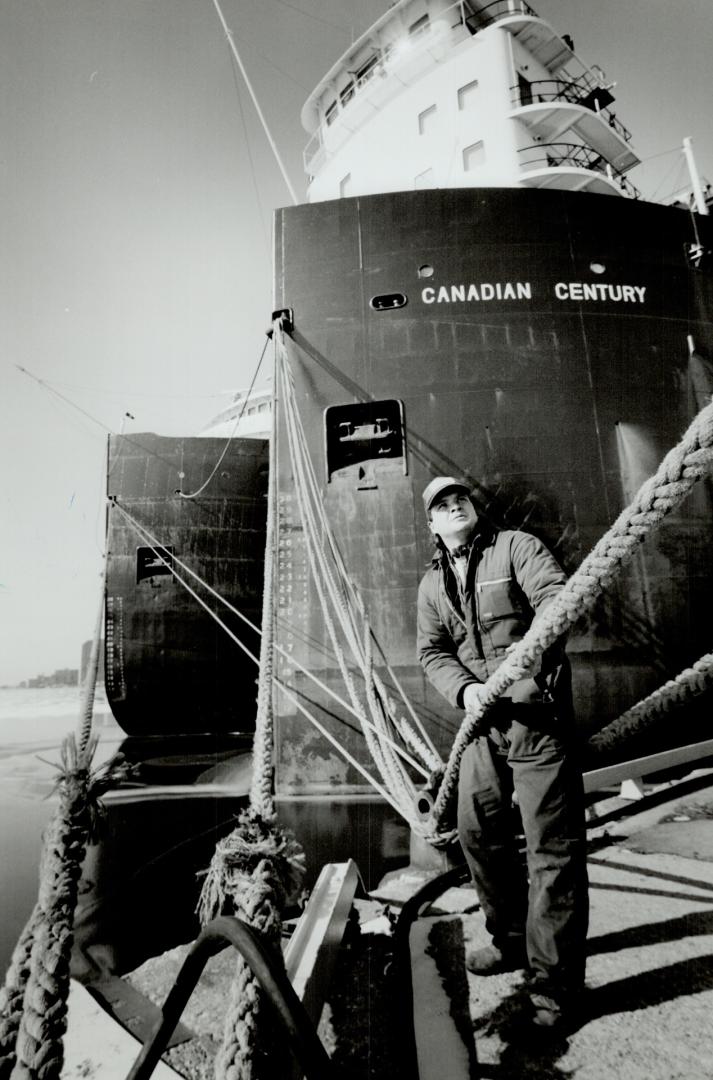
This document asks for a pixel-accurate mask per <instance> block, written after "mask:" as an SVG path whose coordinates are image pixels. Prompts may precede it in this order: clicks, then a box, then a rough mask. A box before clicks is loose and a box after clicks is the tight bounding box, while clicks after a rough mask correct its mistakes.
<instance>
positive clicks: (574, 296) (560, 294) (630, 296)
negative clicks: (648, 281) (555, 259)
mask: <svg viewBox="0 0 713 1080" xmlns="http://www.w3.org/2000/svg"><path fill="white" fill-rule="evenodd" d="M645 295H646V286H645V285H611V284H609V282H606V281H596V282H593V283H592V282H588V281H558V282H557V284H556V285H555V296H556V297H557V299H558V300H614V301H615V302H616V301H619V300H623V301H624V303H625V304H626V303H628V304H643V302H644V297H645Z"/></svg>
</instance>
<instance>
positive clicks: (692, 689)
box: [589, 653, 713, 753]
mask: <svg viewBox="0 0 713 1080" xmlns="http://www.w3.org/2000/svg"><path fill="white" fill-rule="evenodd" d="M710 686H713V653H706V655H705V656H702V657H701V658H700V660H696V662H695V664H693V666H692V667H688V668H684V670H683V671H680V672H679V673H678V675H676V677H675V678H673V679H669V680H668V681H667V682H665V683H664V684H663V685H662V686H659V687H658V689H656V690H654V691H653V692H652V693H651V694H649V695H648V697H645V698H643V699H642V700H641V701H639V702H637V704H636V705H633V706H632V707H631V708H630V709H627V711H626V712H624V713H622V714H621V716H619V717H617V719H616V720H612V722H611V723H610V724H607V725H606V727H603V728H602V729H601V731H598V732H597V734H596V735H594V736H593V737H592V738H591V739H590V740H589V746H590V747H591V748H592V750H593V751H594V752H595V753H603V752H604V751H606V750H608V749H610V748H611V747H612V746H613V745H614V744H615V743H618V742H623V741H624V740H625V739H629V738H631V737H632V736H633V735H636V734H638V732H639V731H640V730H641V729H642V728H643V727H644V726H646V725H648V724H650V723H651V722H652V721H654V720H658V719H659V718H660V717H662V716H665V715H666V714H667V713H668V712H669V711H670V710H671V709H673V708H677V707H679V706H681V705H685V704H687V703H688V702H689V701H692V700H693V698H695V697H698V696H699V695H700V694H703V693H705V691H706V690H708V688H709V687H710Z"/></svg>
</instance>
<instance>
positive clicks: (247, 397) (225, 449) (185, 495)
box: [176, 334, 270, 499]
mask: <svg viewBox="0 0 713 1080" xmlns="http://www.w3.org/2000/svg"><path fill="white" fill-rule="evenodd" d="M269 340H270V334H268V335H267V337H266V338H265V344H264V345H263V347H262V352H261V353H260V359H259V360H258V362H257V367H256V368H255V371H254V372H253V377H252V379H251V380H250V386H249V387H248V392H247V394H246V395H245V401H244V402H243V407H242V409H241V410H240V412H239V413H238V415H237V417H236V418H235V423H234V424H233V429H232V431H231V432H230V435H228V438H227V439H226V440H225V446H224V447H223V452H222V453H221V455H220V457H219V458H218V460H217V461H216V463H215V465H214V466H213V469H212V471H211V474H210V476H209V477H208V478H207V479H206V480H204V481H203V483H202V484H201V486H200V487H199V488H198V489H197V490H196V491H190V492H184V491H181V490H180V488H179V489H178V490H177V491H176V495H178V497H179V499H195V498H197V497H198V496H199V495H201V494H202V493H203V492H204V491H205V489H206V488H207V487H208V484H209V483H210V482H211V480H212V479H213V477H214V476H215V474H216V473H217V471H218V469H219V468H220V466H221V465H222V464H223V459H224V457H225V455H226V454H227V453H228V447H229V446H230V443H231V440H232V438H233V436H234V435H235V432H236V431H237V430H238V424H239V423H240V421H241V420H242V418H243V413H244V412H245V409H246V408H247V404H248V401H249V400H250V395H251V394H252V391H253V386H254V385H255V380H256V379H257V376H258V372H259V370H260V365H261V364H262V360H263V357H264V355H265V351H266V349H267V343H268V341H269Z"/></svg>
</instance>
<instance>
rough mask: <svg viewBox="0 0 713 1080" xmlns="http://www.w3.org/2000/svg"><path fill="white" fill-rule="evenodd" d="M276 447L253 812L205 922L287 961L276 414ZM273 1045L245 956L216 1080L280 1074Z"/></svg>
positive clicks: (290, 861) (227, 853) (295, 879)
mask: <svg viewBox="0 0 713 1080" xmlns="http://www.w3.org/2000/svg"><path fill="white" fill-rule="evenodd" d="M272 413H273V432H272V439H271V441H270V456H271V461H270V471H269V481H268V508H267V529H266V543H265V585H264V592H263V611H262V625H263V633H262V642H261V649H260V675H259V681H258V707H257V716H256V721H255V742H254V761H253V781H252V786H251V789H250V801H249V806H248V808H247V810H245V811H244V812H243V813H242V814H241V815H240V817H239V818H238V824H237V827H236V828H235V829H234V830H233V832H232V833H231V834H230V835H229V836H227V837H226V838H225V839H224V840H222V841H221V842H220V843H219V844H218V845H217V847H216V850H215V854H214V856H213V858H212V860H211V864H210V866H209V868H208V872H207V875H206V879H205V882H204V884H203V889H202V892H201V897H200V901H199V915H200V918H201V920H202V921H203V922H204V923H205V922H208V921H209V920H210V919H212V918H214V917H215V916H216V915H219V914H231V915H237V916H238V917H239V918H241V919H243V920H244V921H245V922H247V923H248V924H249V925H250V926H253V927H255V929H257V930H259V931H260V932H261V934H262V935H263V938H264V940H265V942H266V943H267V944H268V945H269V946H272V950H273V952H274V956H275V959H276V960H277V961H278V962H281V957H282V952H281V949H280V937H281V929H282V923H281V912H282V911H283V910H284V908H285V906H286V904H287V902H288V901H289V900H293V901H294V900H295V899H296V897H297V895H298V893H299V890H300V887H301V883H302V880H303V877H304V871H305V856H304V852H303V850H302V848H301V847H300V845H299V844H298V842H297V840H296V839H295V837H294V836H293V835H292V833H291V832H290V831H289V830H287V829H283V828H281V827H280V826H278V824H277V821H276V817H275V804H274V797H273V794H272V743H273V702H272V685H273V636H274V619H275V603H274V576H275V575H274V569H275V567H274V552H273V548H274V536H275V518H276V513H277V500H276V480H275V462H274V460H272V459H273V457H274V452H275V449H274V448H275V415H276V409H275V408H274V405H273V410H272ZM279 1046H280V1041H279V1040H278V1039H276V1038H275V1035H274V1028H273V1019H272V1014H271V1011H270V1006H269V1005H268V1004H267V1003H266V1002H265V1000H264V998H263V995H262V993H261V991H260V987H259V984H258V981H257V979H256V977H255V975H254V974H253V973H252V971H251V969H250V968H249V967H248V965H247V964H246V962H245V961H244V960H243V958H242V957H241V956H239V955H238V956H237V957H236V967H235V972H234V975H233V981H232V984H231V990H230V1002H229V1007H228V1011H227V1015H226V1019H225V1025H224V1029H223V1042H222V1045H221V1047H220V1050H219V1052H218V1055H217V1058H216V1062H215V1076H216V1080H258V1078H267V1077H268V1075H275V1072H274V1070H275V1051H276V1049H278V1048H279Z"/></svg>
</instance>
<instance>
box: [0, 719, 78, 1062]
mask: <svg viewBox="0 0 713 1080" xmlns="http://www.w3.org/2000/svg"><path fill="white" fill-rule="evenodd" d="M95 747H96V740H95V739H91V740H90V741H89V743H88V744H87V746H86V747H85V749H84V750H83V751H82V752H81V753H80V752H79V751H78V749H77V745H76V742H75V739H74V737H73V736H69V738H68V739H67V740H66V741H65V743H64V745H63V747H62V773H61V775H60V778H59V781H58V784H59V795H60V802H59V808H58V810H57V812H56V814H55V815H54V817H53V819H52V821H51V822H50V825H49V827H48V830H47V834H46V836H45V842H44V850H43V859H42V865H41V870H40V890H39V899H38V910H36V914H35V916H34V917H33V920H31V922H32V924H33V925H32V928H31V936H32V943H31V946H30V951H29V959H28V961H27V962H26V968H25V967H24V964H23V960H22V956H23V955H24V956H26V955H27V947H28V944H29V937H30V932H28V931H26V933H25V934H24V935H23V938H22V940H21V943H20V956H18V959H17V960H16V961H14V963H13V967H15V968H17V967H18V966H20V967H23V968H24V970H26V972H27V975H26V982H25V989H24V996H23V1010H22V1016H21V1017H20V1022H19V1027H18V1031H17V1042H16V1046H15V1066H14V1069H13V1070H12V1073H11V1075H12V1078H13V1080H40V1078H41V1080H59V1077H60V1074H61V1071H62V1064H63V1047H62V1036H63V1035H64V1032H65V1030H66V1026H67V998H68V996H69V962H70V955H71V951H72V941H73V937H74V925H73V924H74V910H75V907H76V904H77V894H78V889H79V878H80V876H81V872H82V862H83V860H84V853H85V850H86V845H87V840H88V836H89V830H90V827H91V823H92V814H91V810H90V800H91V791H90V788H91V777H90V772H89V769H90V765H91V760H92V757H93V754H94V750H95ZM14 1000H15V1001H17V993H15V995H14ZM3 1066H4V1068H7V1058H6V1059H5V1061H4V1063H3Z"/></svg>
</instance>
